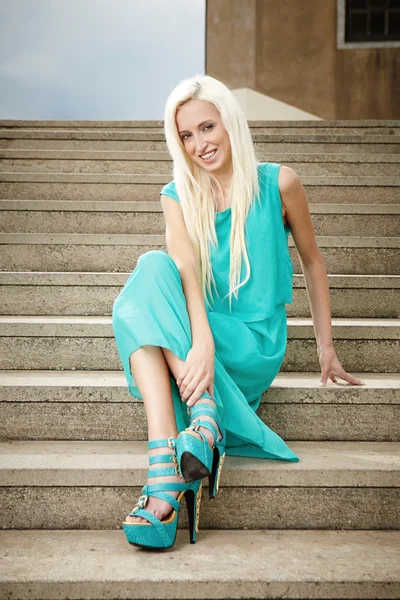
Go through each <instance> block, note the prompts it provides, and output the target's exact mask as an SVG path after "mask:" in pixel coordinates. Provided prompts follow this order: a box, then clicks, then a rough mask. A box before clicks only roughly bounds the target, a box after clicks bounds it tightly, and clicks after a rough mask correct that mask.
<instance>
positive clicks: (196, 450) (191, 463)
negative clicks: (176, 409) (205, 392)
mask: <svg viewBox="0 0 400 600" xmlns="http://www.w3.org/2000/svg"><path fill="white" fill-rule="evenodd" d="M187 410H188V415H189V417H191V423H190V425H189V427H188V428H187V429H185V430H184V431H181V433H180V434H179V435H178V438H177V440H176V456H177V459H178V465H179V469H180V471H181V473H182V477H183V478H184V480H185V481H186V482H191V481H195V480H196V479H201V478H202V477H208V480H209V498H210V500H212V499H213V498H215V496H216V495H217V493H218V488H219V479H220V476H221V471H222V465H223V463H224V459H225V428H224V427H223V425H222V423H221V420H220V418H219V416H218V413H217V409H216V407H215V406H213V405H212V404H205V403H202V402H201V400H199V401H198V402H196V404H195V405H194V406H193V407H192V408H191V409H189V407H187ZM202 416H208V417H211V418H212V419H214V421H215V422H216V423H217V425H218V428H219V430H220V432H221V435H219V434H218V431H217V429H216V427H215V426H214V424H213V423H211V422H210V421H207V420H205V419H201V417H202ZM200 427H205V428H206V429H208V430H209V431H210V432H211V433H212V434H213V436H214V444H213V447H212V448H210V444H209V443H208V440H207V438H206V436H205V435H204V433H202V432H201V431H199V428H200ZM194 432H196V433H197V434H198V435H199V436H200V438H201V439H200V438H199V437H198V435H196V433H194Z"/></svg>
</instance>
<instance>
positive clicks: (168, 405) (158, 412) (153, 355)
mask: <svg viewBox="0 0 400 600" xmlns="http://www.w3.org/2000/svg"><path fill="white" fill-rule="evenodd" d="M129 362H130V367H131V372H132V375H133V377H134V379H135V381H136V383H137V386H138V388H139V390H140V393H141V395H142V398H143V402H144V405H145V409H146V414H147V423H148V436H149V438H148V439H149V440H157V439H165V438H169V437H171V436H173V437H176V436H177V435H178V431H177V428H176V421H175V412H174V407H173V402H172V394H171V384H170V380H169V372H168V367H167V364H166V362H165V358H164V356H163V353H162V352H161V348H160V347H159V346H149V345H146V346H142V347H141V348H138V350H136V351H135V352H133V353H132V354H131V356H130V361H129ZM169 452H171V453H172V452H173V450H172V449H169V448H155V449H154V450H149V456H154V455H156V454H168V453H169ZM164 467H171V463H160V464H158V465H154V468H164ZM151 468H153V467H151ZM161 481H164V482H165V483H167V482H168V483H170V482H171V483H178V482H182V481H183V479H182V477H179V476H176V477H175V476H166V477H165V478H163V479H160V478H157V479H155V478H149V480H148V483H149V484H150V483H160V482H161ZM168 493H170V494H171V496H173V497H175V498H176V497H177V496H178V494H179V492H168ZM146 510H148V511H149V512H152V513H154V514H155V515H156V517H158V518H159V519H162V518H164V517H165V516H166V515H168V514H169V513H170V512H171V510H172V508H171V505H170V504H169V503H168V502H165V501H164V500H160V499H159V498H154V497H153V496H151V497H150V498H149V500H148V502H147V504H146ZM126 521H129V522H132V523H134V522H138V521H142V522H146V519H143V518H142V517H129V516H128V517H126Z"/></svg>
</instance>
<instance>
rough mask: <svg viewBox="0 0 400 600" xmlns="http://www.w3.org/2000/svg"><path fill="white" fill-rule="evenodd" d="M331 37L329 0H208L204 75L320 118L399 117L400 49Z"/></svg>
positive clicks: (332, 4)
mask: <svg viewBox="0 0 400 600" xmlns="http://www.w3.org/2000/svg"><path fill="white" fill-rule="evenodd" d="M336 39H337V7H336V0H323V1H321V0H305V1H303V2H298V1H296V0H279V2H277V1H276V0H207V32H206V73H207V74H209V75H212V76H213V77H216V78H217V79H221V80H222V81H223V82H224V83H226V84H227V85H228V86H229V87H230V88H239V87H249V88H251V89H254V90H256V91H258V92H261V93H264V94H266V95H268V96H272V97H273V98H276V99H277V100H281V101H282V102H287V103H288V104H291V105H293V106H296V107H298V108H300V109H302V110H305V111H307V112H310V113H313V114H315V115H318V116H319V117H321V118H323V119H398V118H400V102H399V101H398V98H399V87H400V75H399V73H400V48H398V47H397V48H352V49H338V48H337V42H336ZM396 93H397V95H396Z"/></svg>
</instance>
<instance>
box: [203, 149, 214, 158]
mask: <svg viewBox="0 0 400 600" xmlns="http://www.w3.org/2000/svg"><path fill="white" fill-rule="evenodd" d="M215 153H216V150H213V151H212V152H209V153H208V154H203V155H202V156H201V158H211V157H212V156H213V155H214V154H215Z"/></svg>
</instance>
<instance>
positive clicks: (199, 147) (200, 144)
mask: <svg viewBox="0 0 400 600" xmlns="http://www.w3.org/2000/svg"><path fill="white" fill-rule="evenodd" d="M206 147H207V141H206V140H204V139H203V138H202V137H201V136H197V137H196V152H197V154H203V153H204V152H205V149H206Z"/></svg>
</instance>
